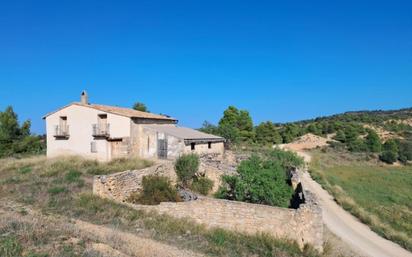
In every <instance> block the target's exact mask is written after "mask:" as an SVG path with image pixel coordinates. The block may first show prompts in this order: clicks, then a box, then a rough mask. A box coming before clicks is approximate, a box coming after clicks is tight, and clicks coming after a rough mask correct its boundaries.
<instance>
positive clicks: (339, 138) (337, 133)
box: [334, 129, 346, 143]
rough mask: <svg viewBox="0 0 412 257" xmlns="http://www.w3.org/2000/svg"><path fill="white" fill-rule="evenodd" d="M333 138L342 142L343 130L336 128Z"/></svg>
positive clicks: (343, 139)
mask: <svg viewBox="0 0 412 257" xmlns="http://www.w3.org/2000/svg"><path fill="white" fill-rule="evenodd" d="M334 139H335V140H336V141H339V142H342V143H344V142H345V141H346V137H345V132H343V130H341V129H340V130H338V131H337V132H336V135H335V137H334Z"/></svg>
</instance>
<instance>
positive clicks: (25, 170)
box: [19, 166, 32, 174]
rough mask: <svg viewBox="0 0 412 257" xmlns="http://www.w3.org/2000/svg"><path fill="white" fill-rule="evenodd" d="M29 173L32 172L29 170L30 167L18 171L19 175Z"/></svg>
mask: <svg viewBox="0 0 412 257" xmlns="http://www.w3.org/2000/svg"><path fill="white" fill-rule="evenodd" d="M30 172H32V169H31V167H30V166H24V167H21V168H20V169H19V173H21V174H27V173H30Z"/></svg>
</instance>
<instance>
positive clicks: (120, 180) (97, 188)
mask: <svg viewBox="0 0 412 257" xmlns="http://www.w3.org/2000/svg"><path fill="white" fill-rule="evenodd" d="M147 175H159V176H166V177H168V178H169V179H170V180H171V182H172V183H175V181H176V173H175V172H174V168H173V163H172V162H167V161H165V162H161V163H160V164H157V165H154V166H152V167H149V168H145V169H141V170H128V171H124V172H119V173H114V174H110V175H98V176H95V177H94V179H93V193H94V194H96V195H99V196H101V197H104V198H109V199H112V200H115V201H120V202H124V201H125V200H126V199H127V197H129V196H130V194H131V193H133V192H137V191H140V190H141V189H142V180H143V177H144V176H147Z"/></svg>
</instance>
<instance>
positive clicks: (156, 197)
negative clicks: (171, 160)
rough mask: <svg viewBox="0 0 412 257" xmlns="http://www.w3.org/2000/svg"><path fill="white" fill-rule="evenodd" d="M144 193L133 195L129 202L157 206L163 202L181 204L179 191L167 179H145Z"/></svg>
mask: <svg viewBox="0 0 412 257" xmlns="http://www.w3.org/2000/svg"><path fill="white" fill-rule="evenodd" d="M142 184H143V191H142V192H141V193H132V194H131V195H130V196H129V197H128V199H127V201H128V202H131V203H139V204H147V205H156V204H159V203H161V202H180V201H181V199H180V196H179V195H178V193H177V190H176V189H175V188H173V186H172V185H171V183H170V180H169V179H168V178H167V177H163V176H156V175H149V176H144V177H143V181H142Z"/></svg>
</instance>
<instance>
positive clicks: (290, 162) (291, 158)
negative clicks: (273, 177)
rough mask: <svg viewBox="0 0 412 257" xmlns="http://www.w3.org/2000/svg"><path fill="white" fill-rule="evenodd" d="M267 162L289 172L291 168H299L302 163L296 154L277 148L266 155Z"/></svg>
mask: <svg viewBox="0 0 412 257" xmlns="http://www.w3.org/2000/svg"><path fill="white" fill-rule="evenodd" d="M267 157H268V160H270V161H272V162H276V163H278V164H279V165H280V166H282V168H284V169H286V170H289V169H291V168H293V167H301V166H303V164H304V161H303V159H302V158H301V157H299V156H298V155H297V154H296V153H294V152H291V151H284V150H281V149H279V148H276V149H273V150H271V151H270V152H269V153H268V154H267Z"/></svg>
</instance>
